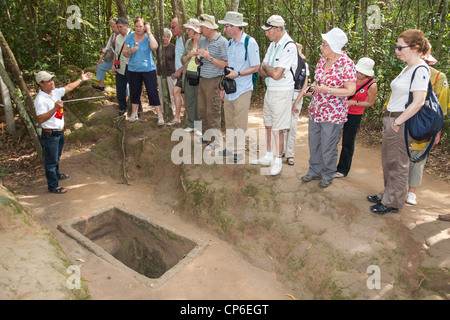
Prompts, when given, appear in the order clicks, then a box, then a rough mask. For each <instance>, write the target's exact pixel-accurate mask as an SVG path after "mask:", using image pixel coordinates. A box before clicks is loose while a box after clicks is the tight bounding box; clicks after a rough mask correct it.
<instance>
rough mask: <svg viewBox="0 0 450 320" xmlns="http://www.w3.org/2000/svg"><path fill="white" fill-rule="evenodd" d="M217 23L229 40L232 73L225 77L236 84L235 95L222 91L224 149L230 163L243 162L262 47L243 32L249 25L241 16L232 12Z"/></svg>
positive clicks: (223, 153)
mask: <svg viewBox="0 0 450 320" xmlns="http://www.w3.org/2000/svg"><path fill="white" fill-rule="evenodd" d="M218 22H219V23H220V24H223V29H224V32H225V34H226V35H227V36H228V37H229V38H230V41H229V43H228V68H227V69H228V70H229V71H230V73H229V74H228V75H227V76H226V77H227V78H229V79H234V80H235V81H236V92H234V93H230V94H225V91H224V90H222V91H221V98H222V99H223V100H224V113H225V126H226V129H227V133H226V148H225V149H223V151H222V155H223V156H229V158H228V159H227V162H228V163H229V162H243V160H244V157H245V156H244V154H245V136H246V133H247V128H248V110H249V108H250V102H251V98H252V91H253V79H252V78H253V76H252V75H253V73H255V72H258V69H259V66H260V57H259V46H258V44H257V43H256V41H255V39H254V38H252V37H250V36H248V35H247V34H246V33H245V32H244V31H243V30H242V27H244V26H246V25H248V24H247V23H246V22H243V16H242V14H241V13H238V12H233V11H229V12H227V13H226V15H225V18H224V19H223V20H219V21H218ZM247 37H248V39H247ZM235 138H236V140H237V143H236V146H235V145H234V140H235Z"/></svg>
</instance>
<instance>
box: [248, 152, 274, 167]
mask: <svg viewBox="0 0 450 320" xmlns="http://www.w3.org/2000/svg"><path fill="white" fill-rule="evenodd" d="M272 162H273V158H272V157H271V156H268V155H267V154H266V155H265V156H264V157H261V158H259V159H257V160H252V161H250V164H260V165H263V166H270V165H272Z"/></svg>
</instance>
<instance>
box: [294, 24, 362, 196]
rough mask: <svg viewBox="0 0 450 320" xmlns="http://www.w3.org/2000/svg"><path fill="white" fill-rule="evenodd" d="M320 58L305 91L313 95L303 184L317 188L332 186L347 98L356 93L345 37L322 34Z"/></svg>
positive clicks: (338, 31)
mask: <svg viewBox="0 0 450 320" xmlns="http://www.w3.org/2000/svg"><path fill="white" fill-rule="evenodd" d="M322 39H323V42H322V45H321V46H320V49H321V51H322V58H321V59H320V60H319V62H318V63H317V66H316V70H315V76H314V84H313V85H312V86H311V89H310V90H308V89H307V91H306V92H305V94H306V95H309V96H311V95H313V98H312V100H311V103H310V105H309V107H308V111H309V127H308V139H309V151H310V158H309V169H308V173H307V174H306V175H305V176H303V177H302V181H304V182H310V181H312V180H320V182H319V186H320V187H322V188H326V187H328V186H329V185H330V184H331V181H332V180H333V178H334V173H335V172H336V163H337V159H338V146H337V145H338V143H339V141H340V139H341V130H342V127H343V126H344V123H345V122H346V121H347V112H348V106H347V97H348V96H351V95H352V94H354V93H355V90H356V70H355V64H354V62H353V61H352V60H351V59H350V58H349V57H348V55H347V53H346V52H344V51H342V47H343V46H344V45H345V44H346V43H347V41H348V39H347V36H346V34H345V33H344V32H343V31H342V30H341V29H339V28H334V29H332V30H331V31H329V32H328V33H326V34H322Z"/></svg>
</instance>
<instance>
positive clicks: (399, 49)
mask: <svg viewBox="0 0 450 320" xmlns="http://www.w3.org/2000/svg"><path fill="white" fill-rule="evenodd" d="M411 47H415V45H411V46H403V47H402V46H396V47H395V50H398V51H402V49H405V48H411Z"/></svg>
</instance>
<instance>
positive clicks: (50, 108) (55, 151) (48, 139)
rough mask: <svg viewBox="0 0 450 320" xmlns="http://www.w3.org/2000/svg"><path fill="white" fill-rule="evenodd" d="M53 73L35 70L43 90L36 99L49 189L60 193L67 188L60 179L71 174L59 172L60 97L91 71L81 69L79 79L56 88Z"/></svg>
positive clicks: (62, 122) (61, 114) (60, 148)
mask: <svg viewBox="0 0 450 320" xmlns="http://www.w3.org/2000/svg"><path fill="white" fill-rule="evenodd" d="M53 77H54V75H52V74H50V73H48V72H47V71H39V72H38V73H37V74H36V82H37V83H38V84H39V86H40V90H39V93H38V94H37V95H36V98H35V99H34V107H35V109H36V115H37V119H38V121H39V123H40V124H41V126H42V135H41V143H42V147H43V149H44V158H45V159H44V160H45V176H46V177H47V185H48V191H50V192H53V193H57V194H61V193H66V192H67V190H66V189H65V188H63V187H60V186H59V182H58V181H59V180H62V179H66V178H68V177H69V175H67V174H65V173H63V174H61V173H60V172H59V159H60V157H61V153H62V149H63V146H64V112H63V102H62V101H61V98H62V97H63V96H64V95H65V94H66V93H68V92H70V91H72V90H73V89H75V88H76V87H78V86H79V85H80V83H81V82H83V81H86V80H89V79H91V78H92V74H91V73H90V72H88V73H84V72H82V73H81V77H80V79H78V80H76V81H75V82H72V83H70V84H68V85H66V86H65V87H62V88H58V89H55V82H54V81H53Z"/></svg>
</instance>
